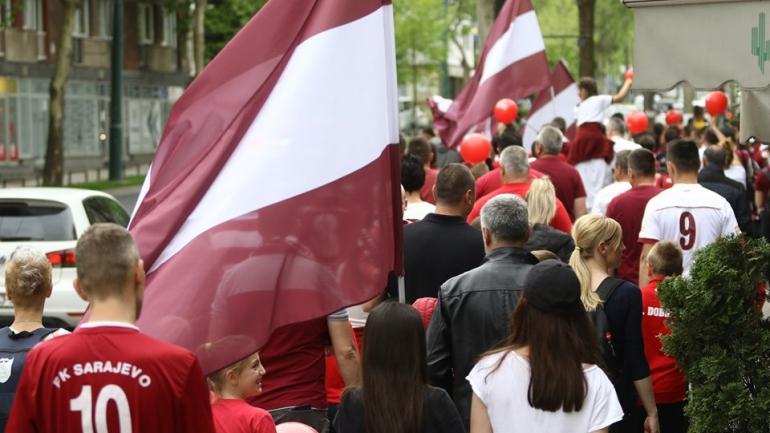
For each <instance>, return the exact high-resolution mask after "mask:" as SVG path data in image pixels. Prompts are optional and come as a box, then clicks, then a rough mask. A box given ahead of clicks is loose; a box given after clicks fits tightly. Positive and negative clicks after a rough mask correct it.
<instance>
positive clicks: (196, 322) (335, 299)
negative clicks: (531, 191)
mask: <svg viewBox="0 0 770 433" xmlns="http://www.w3.org/2000/svg"><path fill="white" fill-rule="evenodd" d="M395 71H396V67H395V49H394V36H393V16H392V5H391V1H390V0H282V1H272V2H268V3H267V5H266V6H265V7H264V8H263V9H262V10H261V11H260V12H259V13H258V14H257V15H256V16H255V17H254V18H252V20H251V21H250V22H249V23H248V24H247V25H246V27H244V28H243V29H242V30H241V31H240V32H239V33H238V35H236V37H235V38H234V39H233V40H232V41H231V42H230V43H229V44H228V45H227V46H226V47H225V48H224V49H223V50H222V51H221V52H220V53H219V55H218V56H217V57H216V58H214V60H213V61H212V62H211V63H210V64H209V65H208V67H207V68H206V69H205V70H204V71H203V72H202V73H201V74H200V76H199V77H198V78H197V79H196V80H195V81H194V82H193V83H192V85H191V86H190V87H189V89H187V91H186V92H185V93H184V94H183V95H182V97H181V99H180V100H179V101H178V102H177V103H176V105H175V106H174V108H173V110H172V112H171V115H170V118H169V120H168V124H167V125H166V129H165V131H164V133H163V137H162V139H161V143H160V146H159V147H158V151H157V154H156V156H155V159H154V160H153V163H152V167H151V170H150V172H149V174H148V175H147V179H146V181H145V184H144V186H143V187H142V191H141V193H140V197H139V203H140V204H139V206H138V208H137V210H136V213H135V215H134V216H133V218H132V221H131V224H130V230H131V233H132V234H133V235H134V237H135V238H136V240H137V243H138V245H139V250H140V252H141V255H142V257H143V259H144V261H145V267H146V268H147V269H148V277H147V286H146V291H145V296H144V307H143V310H142V315H141V318H140V319H139V326H140V327H141V328H142V330H143V331H144V332H147V333H148V334H150V335H153V336H155V337H158V338H160V339H163V340H166V341H171V342H173V343H176V344H179V345H181V346H184V347H187V348H188V349H191V350H193V351H196V352H197V353H198V354H199V357H200V358H201V362H202V364H203V367H204V370H205V371H207V372H211V371H214V370H216V369H218V368H221V367H223V366H225V365H227V364H229V363H232V362H234V361H236V360H238V359H240V358H243V357H244V356H246V355H247V354H250V353H253V352H254V351H256V350H257V349H258V348H260V347H261V346H262V345H263V344H264V343H265V342H266V341H267V340H268V338H269V336H270V334H271V332H272V331H273V330H275V329H276V328H279V327H281V326H283V325H287V324H290V323H295V322H300V321H305V320H309V319H312V318H317V317H322V316H325V315H328V314H330V313H332V312H334V311H337V310H339V309H341V308H343V307H346V306H349V305H352V304H357V303H361V302H363V301H365V300H367V299H370V298H372V297H374V296H375V295H377V294H378V293H379V292H380V291H381V290H382V289H383V288H384V287H385V286H386V280H387V274H388V272H389V271H393V270H399V271H400V269H401V263H400V260H401V259H400V253H401V246H400V242H401V229H402V227H401V197H400V193H401V190H400V187H399V182H400V180H399V174H398V173H399V160H398V145H397V144H396V143H398V99H397V87H396V72H395ZM224 348H227V349H224Z"/></svg>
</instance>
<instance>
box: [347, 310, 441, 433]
mask: <svg viewBox="0 0 770 433" xmlns="http://www.w3.org/2000/svg"><path fill="white" fill-rule="evenodd" d="M364 340H365V341H366V344H365V345H364V354H363V359H362V364H361V371H362V379H363V380H362V385H361V387H362V392H363V397H364V402H365V404H364V415H365V420H366V430H367V431H368V432H370V433H390V432H407V433H418V432H421V431H422V413H423V402H424V395H425V391H426V389H427V386H428V364H427V360H426V351H427V349H426V343H425V330H424V328H423V325H422V318H421V317H420V314H419V313H418V312H417V310H415V309H414V307H412V306H411V305H407V304H401V303H398V302H384V303H382V304H380V305H378V306H377V307H376V308H374V310H372V312H371V313H370V314H369V317H368V318H367V320H366V330H365V331H364Z"/></svg>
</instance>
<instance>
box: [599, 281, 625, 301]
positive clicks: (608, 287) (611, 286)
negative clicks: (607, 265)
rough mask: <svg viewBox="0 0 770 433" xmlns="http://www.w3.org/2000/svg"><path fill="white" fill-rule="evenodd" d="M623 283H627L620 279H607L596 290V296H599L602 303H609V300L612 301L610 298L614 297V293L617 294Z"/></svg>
mask: <svg viewBox="0 0 770 433" xmlns="http://www.w3.org/2000/svg"><path fill="white" fill-rule="evenodd" d="M623 283H625V280H622V279H620V278H615V277H607V278H605V279H604V281H602V283H601V284H599V287H597V288H596V294H598V295H599V299H601V300H602V302H607V300H608V299H610V296H612V293H613V292H615V289H617V288H618V287H620V285H621V284H623Z"/></svg>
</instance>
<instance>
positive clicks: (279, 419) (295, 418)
mask: <svg viewBox="0 0 770 433" xmlns="http://www.w3.org/2000/svg"><path fill="white" fill-rule="evenodd" d="M270 415H271V416H272V417H273V421H275V425H278V424H282V423H285V422H299V423H302V424H305V425H309V426H310V427H313V428H314V429H316V431H317V432H318V433H329V419H328V418H327V417H326V409H315V408H312V407H310V406H295V407H289V408H284V409H276V410H271V411H270Z"/></svg>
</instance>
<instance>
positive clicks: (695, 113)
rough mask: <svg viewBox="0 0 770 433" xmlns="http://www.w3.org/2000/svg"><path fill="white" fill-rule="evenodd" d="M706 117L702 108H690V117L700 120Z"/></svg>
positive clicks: (698, 106) (697, 106)
mask: <svg viewBox="0 0 770 433" xmlns="http://www.w3.org/2000/svg"><path fill="white" fill-rule="evenodd" d="M705 116H706V112H705V111H703V107H701V106H700V105H695V106H693V107H692V117H693V118H695V119H700V120H702V119H703V118H704V117H705Z"/></svg>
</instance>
